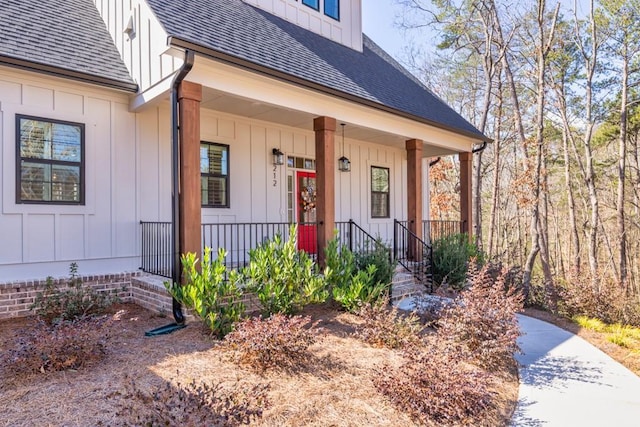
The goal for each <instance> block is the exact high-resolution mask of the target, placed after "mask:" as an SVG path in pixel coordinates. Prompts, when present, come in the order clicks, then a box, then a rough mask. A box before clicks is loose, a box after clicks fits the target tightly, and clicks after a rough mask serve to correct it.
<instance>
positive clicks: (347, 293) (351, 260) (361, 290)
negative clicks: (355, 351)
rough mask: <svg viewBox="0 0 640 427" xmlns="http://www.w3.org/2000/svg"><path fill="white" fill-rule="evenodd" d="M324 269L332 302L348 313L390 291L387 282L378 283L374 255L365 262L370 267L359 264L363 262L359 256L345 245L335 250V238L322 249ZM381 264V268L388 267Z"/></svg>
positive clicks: (336, 247) (336, 245)
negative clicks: (323, 252) (323, 251)
mask: <svg viewBox="0 0 640 427" xmlns="http://www.w3.org/2000/svg"><path fill="white" fill-rule="evenodd" d="M325 254H326V257H325V259H326V263H327V268H326V269H325V280H326V282H327V284H328V287H329V289H330V291H331V295H332V296H333V299H334V301H336V302H337V303H339V304H340V305H341V306H342V308H344V309H345V310H347V311H351V312H354V311H356V310H357V309H358V308H359V307H361V306H362V305H363V304H368V303H372V302H375V301H377V300H378V299H380V298H381V297H382V296H384V295H386V293H387V291H388V289H389V282H387V281H386V278H385V281H384V282H380V281H377V280H378V278H379V277H380V275H378V274H377V271H378V265H376V264H375V263H373V262H375V261H376V259H377V258H376V256H371V257H369V258H367V259H369V260H371V261H372V263H371V264H367V265H364V264H362V265H361V264H359V262H358V261H357V260H362V259H365V258H364V257H362V256H360V255H354V254H353V253H352V252H351V251H350V250H349V249H348V248H347V247H346V246H343V247H342V249H341V250H340V251H338V243H337V239H333V240H332V241H331V242H329V244H328V246H327V249H326V250H325ZM388 264H390V263H389V262H386V265H385V264H384V263H383V264H382V268H388Z"/></svg>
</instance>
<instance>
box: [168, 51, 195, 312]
mask: <svg viewBox="0 0 640 427" xmlns="http://www.w3.org/2000/svg"><path fill="white" fill-rule="evenodd" d="M194 62H195V55H194V54H193V51H191V50H188V49H187V50H185V52H184V63H183V64H182V67H181V68H180V70H178V73H177V74H176V75H175V77H174V78H173V81H172V82H171V177H172V182H171V244H172V248H173V266H172V268H171V279H172V280H173V283H180V280H181V278H182V264H181V263H180V253H181V251H180V249H181V247H180V134H179V132H178V130H179V129H180V117H179V115H178V87H179V86H180V83H181V82H182V81H183V80H184V78H185V77H186V76H187V74H188V73H189V71H191V68H193V63H194ZM172 306H173V308H172V311H173V318H174V319H175V321H176V323H177V324H178V325H184V322H185V318H184V314H183V313H182V306H181V304H180V303H179V302H178V301H177V300H176V299H175V298H173V301H172Z"/></svg>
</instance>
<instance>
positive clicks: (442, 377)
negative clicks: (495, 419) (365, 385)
mask: <svg viewBox="0 0 640 427" xmlns="http://www.w3.org/2000/svg"><path fill="white" fill-rule="evenodd" d="M430 344H431V345H427V346H426V347H425V348H423V349H419V350H416V351H410V352H408V353H407V354H406V358H407V360H406V362H405V363H404V364H403V365H402V366H400V367H399V368H393V367H390V366H383V367H381V368H379V369H377V370H376V371H375V373H374V374H375V375H374V377H373V382H374V385H375V387H376V388H377V389H378V390H379V391H380V392H381V393H382V394H384V395H385V396H386V397H387V398H388V399H389V400H390V401H391V402H392V403H393V404H394V405H395V406H397V407H398V408H399V409H400V410H402V411H405V412H407V413H408V414H409V415H410V416H411V417H412V418H413V419H415V420H416V421H418V422H420V423H424V424H427V423H430V424H429V425H434V424H435V425H461V424H468V423H469V422H471V421H472V420H473V418H474V417H476V416H477V415H478V414H480V413H482V412H483V411H484V410H485V409H486V408H488V407H489V405H490V404H491V394H490V392H489V390H488V388H487V385H486V384H487V374H486V373H485V372H484V371H482V370H481V369H479V368H477V367H474V366H473V365H470V364H467V363H464V362H463V361H462V359H461V357H460V356H461V355H460V354H459V352H458V351H457V350H456V348H455V347H451V348H448V347H447V346H446V345H445V344H443V343H440V342H438V341H436V340H434V341H433V342H432V343H430Z"/></svg>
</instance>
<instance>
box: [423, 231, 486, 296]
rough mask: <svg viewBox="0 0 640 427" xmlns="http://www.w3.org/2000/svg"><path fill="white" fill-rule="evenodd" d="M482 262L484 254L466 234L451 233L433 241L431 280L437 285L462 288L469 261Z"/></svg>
mask: <svg viewBox="0 0 640 427" xmlns="http://www.w3.org/2000/svg"><path fill="white" fill-rule="evenodd" d="M472 259H475V260H476V263H477V264H478V265H482V264H483V263H484V255H483V253H482V251H480V250H479V249H478V248H477V247H476V245H474V244H473V243H471V242H470V241H469V237H468V236H467V235H466V234H453V235H450V236H446V237H443V238H441V239H438V240H436V241H434V242H433V280H434V282H435V284H436V285H437V286H440V285H443V284H447V285H448V286H451V287H453V288H455V289H462V288H464V285H465V280H466V278H467V270H468V268H469V262H470V261H471V260H472Z"/></svg>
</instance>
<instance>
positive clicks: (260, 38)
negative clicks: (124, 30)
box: [147, 0, 486, 140]
mask: <svg viewBox="0 0 640 427" xmlns="http://www.w3.org/2000/svg"><path fill="white" fill-rule="evenodd" d="M147 2H148V4H149V5H150V6H151V8H152V10H153V12H154V13H155V14H156V16H157V17H158V19H159V20H160V23H161V24H162V25H163V27H164V28H165V31H167V33H168V34H169V35H170V36H171V37H174V38H177V39H180V40H183V41H186V42H189V43H193V44H195V45H198V46H201V47H203V48H204V50H203V52H204V51H215V52H219V53H222V54H224V55H228V56H231V57H234V58H238V59H240V60H242V61H248V62H250V63H253V64H256V65H258V66H260V67H265V68H268V69H272V70H275V71H277V72H280V73H285V74H288V75H290V76H293V77H295V78H297V79H302V80H305V81H308V82H310V83H312V84H315V85H320V86H323V87H325V88H328V89H330V90H332V91H337V92H340V93H343V94H347V95H350V96H355V97H358V98H360V99H363V100H366V101H368V102H374V103H376V104H380V105H382V106H385V107H388V108H391V109H393V110H395V111H398V112H401V113H405V114H407V115H410V116H413V117H417V118H419V119H422V120H424V121H426V122H428V123H434V124H438V125H440V126H442V127H445V128H448V129H454V130H457V131H459V132H461V133H463V134H466V135H468V136H472V137H477V138H478V139H481V140H485V139H486V137H485V136H484V135H482V133H480V132H479V131H478V130H477V129H476V128H475V127H474V126H473V125H471V124H470V123H469V122H467V121H466V120H465V119H464V118H462V117H461V116H460V115H459V114H458V113H457V112H455V111H454V110H453V109H451V108H450V107H449V106H448V105H446V104H445V103H444V102H443V101H442V100H440V99H439V98H438V97H437V96H435V95H434V94H433V93H432V92H430V91H429V90H428V89H427V88H426V87H425V86H424V85H422V84H421V83H420V82H419V81H418V80H417V79H416V78H414V77H413V76H411V74H410V73H409V72H408V71H406V70H405V69H404V68H403V67H402V66H401V65H400V64H398V63H397V62H396V61H394V60H393V59H392V58H391V57H390V56H389V55H388V54H387V53H385V52H384V51H383V50H382V49H381V48H380V47H379V46H377V45H376V44H375V43H374V42H373V41H372V40H371V39H369V38H368V37H366V35H365V36H364V49H363V52H358V51H355V50H353V49H350V48H348V47H346V46H343V45H341V44H339V43H335V42H332V41H330V40H328V39H326V38H324V37H322V36H320V35H318V34H315V33H313V32H311V31H308V30H305V29H303V28H301V27H299V26H297V25H295V24H292V23H290V22H287V21H285V20H283V19H281V18H278V17H276V16H274V15H271V14H270V13H267V12H265V11H262V10H260V9H257V8H254V7H252V6H250V5H248V4H246V3H243V2H242V1H240V0H147Z"/></svg>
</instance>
